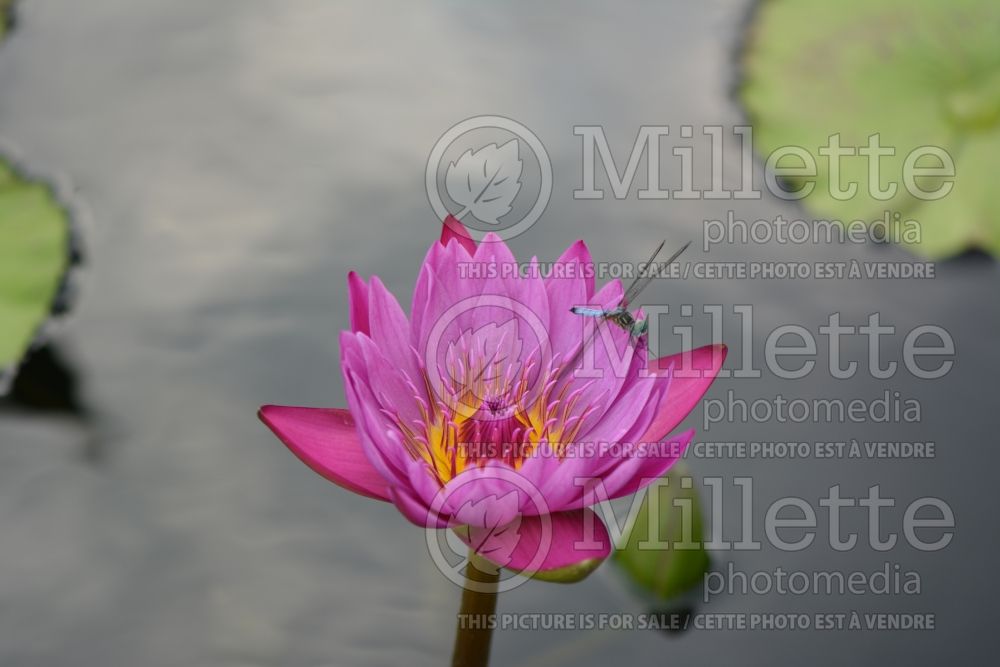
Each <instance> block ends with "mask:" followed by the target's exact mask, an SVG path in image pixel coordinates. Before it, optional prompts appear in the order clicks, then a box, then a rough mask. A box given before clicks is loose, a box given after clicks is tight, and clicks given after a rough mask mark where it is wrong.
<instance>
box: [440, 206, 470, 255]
mask: <svg viewBox="0 0 1000 667" xmlns="http://www.w3.org/2000/svg"><path fill="white" fill-rule="evenodd" d="M452 240H454V241H457V242H458V244H459V245H460V246H462V247H463V248H465V251H466V252H467V253H469V255H470V256H471V255H475V254H476V242H475V241H474V240H473V239H472V234H470V233H469V230H468V229H466V228H465V225H463V224H462V222H461V220H459V219H458V218H456V217H455V216H453V215H449V216H448V217H447V218H445V219H444V223H443V224H442V226H441V245H445V246H446V245H448V242H449V241H452Z"/></svg>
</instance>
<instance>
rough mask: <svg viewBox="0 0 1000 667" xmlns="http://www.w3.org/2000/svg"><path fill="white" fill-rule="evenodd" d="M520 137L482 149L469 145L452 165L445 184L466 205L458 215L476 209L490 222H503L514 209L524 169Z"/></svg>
mask: <svg viewBox="0 0 1000 667" xmlns="http://www.w3.org/2000/svg"><path fill="white" fill-rule="evenodd" d="M523 167H524V163H523V162H522V161H521V157H520V155H519V154H518V147H517V139H511V140H510V141H508V142H507V143H505V144H504V145H502V146H498V145H497V144H489V145H487V146H483V147H482V148H480V149H479V150H478V151H473V150H472V149H469V150H467V151H465V152H464V153H462V155H461V156H460V157H459V158H458V160H456V161H455V162H452V163H451V164H450V165H448V172H447V173H446V174H445V187H446V188H447V189H448V196H449V197H451V198H452V199H453V200H454V201H455V203H456V204H459V205H460V206H463V207H465V208H464V209H463V210H462V211H461V212H460V213H458V214H456V216H455V217H456V218H461V217H462V216H463V215H465V214H466V213H472V215H474V216H476V219H478V220H480V221H481V222H485V223H486V224H489V225H499V224H500V218H502V217H503V216H505V215H507V214H508V213H510V210H511V207H512V206H511V205H512V203H513V202H514V198H515V197H517V193H518V192H519V191H520V190H521V181H520V178H521V169H522V168H523Z"/></svg>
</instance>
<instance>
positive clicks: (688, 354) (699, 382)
mask: <svg viewBox="0 0 1000 667" xmlns="http://www.w3.org/2000/svg"><path fill="white" fill-rule="evenodd" d="M727 352H728V348H727V347H726V345H725V344H724V343H717V344H715V345H705V346H704V347H699V348H698V349H696V350H687V351H685V352H681V353H679V354H674V355H670V356H667V357H660V358H658V359H654V360H652V361H650V362H649V363H650V370H651V371H653V372H660V373H666V372H667V371H668V370H670V369H671V368H672V369H673V372H672V376H671V378H670V390H669V391H668V392H667V396H666V399H665V400H664V402H663V404H662V406H661V408H660V410H658V411H657V414H656V417H655V418H654V419H653V423H652V424H650V426H649V428H648V429H647V430H646V433H645V434H644V435H643V438H642V439H643V440H644V441H648V442H653V441H659V440H660V439H662V438H664V437H665V436H666V435H667V434H669V433H670V432H671V431H673V430H674V429H675V428H677V426H678V425H679V424H680V423H681V422H682V421H684V418H685V417H687V416H688V414H689V413H690V412H691V411H692V410H694V408H695V407H696V406H697V405H698V401H700V400H701V397H702V396H704V395H705V392H706V391H708V388H709V387H710V386H712V382H714V381H715V378H716V377H717V376H718V375H719V371H720V370H722V364H723V363H725V361H726V354H727Z"/></svg>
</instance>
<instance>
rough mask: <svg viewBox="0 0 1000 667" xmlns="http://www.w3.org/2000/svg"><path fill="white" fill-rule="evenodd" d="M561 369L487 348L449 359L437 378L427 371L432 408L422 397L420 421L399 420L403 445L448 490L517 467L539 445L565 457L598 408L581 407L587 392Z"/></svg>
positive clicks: (557, 365)
mask: <svg viewBox="0 0 1000 667" xmlns="http://www.w3.org/2000/svg"><path fill="white" fill-rule="evenodd" d="M562 371H563V369H562V368H561V366H560V365H559V364H558V363H550V364H548V366H547V367H543V366H542V364H540V363H539V362H538V360H537V356H536V355H530V356H529V357H528V359H527V360H526V361H524V362H522V361H521V360H519V359H501V358H498V354H497V353H496V352H493V353H492V354H486V353H484V352H483V351H481V350H480V351H479V352H476V351H475V350H464V351H462V352H461V353H454V354H449V355H448V358H447V360H446V361H445V363H444V364H442V365H441V367H440V368H439V369H437V370H436V372H435V371H432V370H430V369H424V378H423V380H424V383H425V386H426V387H427V395H428V396H429V397H430V404H427V403H425V402H424V401H423V400H422V399H418V406H419V410H420V419H419V420H414V422H413V423H410V424H406V423H403V421H402V420H400V419H399V418H398V416H397V417H396V422H397V424H398V425H399V428H400V431H401V433H402V435H403V441H404V444H405V446H406V448H407V450H408V451H409V453H410V454H411V456H413V457H414V458H416V459H422V460H424V461H425V462H426V463H427V465H428V469H429V470H430V472H431V474H432V475H433V476H434V477H435V479H436V480H437V481H438V482H439V483H440V484H442V485H444V484H445V483H447V482H448V481H449V480H451V479H452V478H454V477H455V476H456V475H458V474H459V473H461V472H462V471H463V470H465V469H467V468H469V467H471V466H484V465H486V463H488V462H490V461H500V462H503V463H506V464H507V465H509V466H511V467H513V468H515V469H517V468H519V467H520V466H521V465H522V464H523V463H524V460H525V459H526V458H527V457H528V456H530V455H531V453H532V452H533V451H534V450H535V449H536V448H537V447H538V445H539V444H540V443H548V444H549V445H550V446H554V447H555V448H556V451H557V452H559V453H560V455H563V454H564V452H565V448H566V447H567V446H568V445H570V444H571V443H572V442H573V441H574V440H575V438H576V437H577V435H578V434H579V431H580V428H581V426H582V424H583V421H584V420H585V419H586V418H587V417H588V416H589V415H590V414H591V413H592V412H593V411H594V409H595V407H594V406H589V405H588V406H584V405H581V404H580V403H581V401H580V398H581V395H582V394H583V390H584V388H585V387H578V388H576V389H573V388H572V387H571V385H570V383H569V382H567V381H566V378H563V377H562V376H563V373H562ZM432 372H433V373H434V375H433V376H432V375H431V373H432ZM434 378H436V381H434Z"/></svg>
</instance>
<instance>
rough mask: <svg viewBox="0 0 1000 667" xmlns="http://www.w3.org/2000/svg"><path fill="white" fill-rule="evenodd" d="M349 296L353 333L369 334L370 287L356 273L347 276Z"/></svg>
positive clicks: (352, 272)
mask: <svg viewBox="0 0 1000 667" xmlns="http://www.w3.org/2000/svg"><path fill="white" fill-rule="evenodd" d="M347 296H348V300H349V301H350V304H351V331H354V332H361V333H364V334H367V333H368V332H369V328H368V285H367V284H366V283H365V280H364V278H362V277H361V276H359V275H358V274H356V273H355V272H354V271H351V272H350V273H348V274H347Z"/></svg>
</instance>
